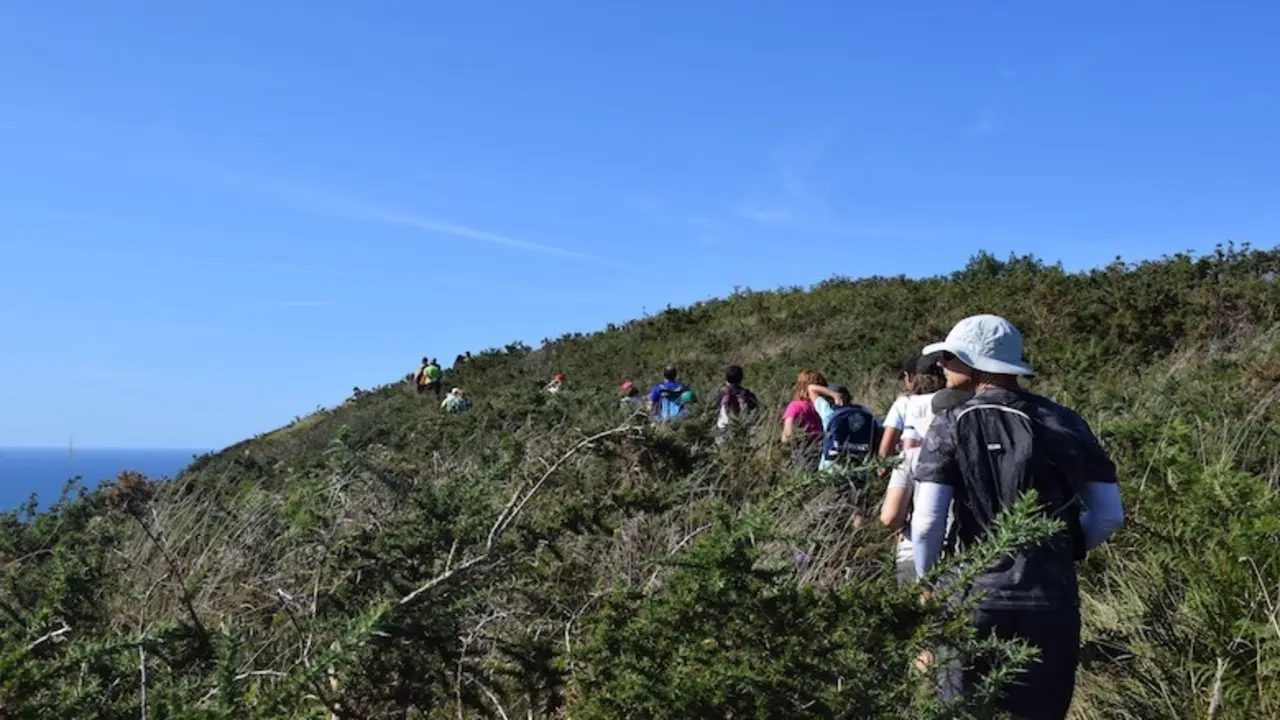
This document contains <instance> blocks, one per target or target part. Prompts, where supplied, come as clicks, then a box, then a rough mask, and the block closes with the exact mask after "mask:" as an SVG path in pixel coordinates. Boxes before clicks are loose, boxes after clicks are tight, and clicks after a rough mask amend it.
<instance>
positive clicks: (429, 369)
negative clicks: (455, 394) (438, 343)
mask: <svg viewBox="0 0 1280 720" xmlns="http://www.w3.org/2000/svg"><path fill="white" fill-rule="evenodd" d="M443 374H444V373H443V372H442V371H441V370H440V363H439V361H437V360H435V359H427V358H422V367H420V368H418V373H417V374H416V375H415V376H414V382H415V383H417V385H418V393H420V394H421V393H426V392H431V393H435V395H436V398H437V399H438V398H439V397H440V393H441V392H442V391H443V387H442V386H441V383H440V376H441V375H443Z"/></svg>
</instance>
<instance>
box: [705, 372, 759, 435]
mask: <svg viewBox="0 0 1280 720" xmlns="http://www.w3.org/2000/svg"><path fill="white" fill-rule="evenodd" d="M742 377H743V372H742V367H741V366H738V365H730V366H728V367H726V368H725V369H724V385H721V386H720V389H719V390H717V391H716V400H715V404H716V407H717V408H719V410H718V414H717V416H716V430H719V431H721V432H723V431H724V430H725V429H727V428H728V427H729V422H730V421H731V420H732V419H733V418H735V417H740V416H742V415H743V414H746V413H753V412H755V411H756V410H758V409H760V401H759V400H757V399H756V394H755V393H753V392H751V391H750V390H748V389H746V388H744V387H742Z"/></svg>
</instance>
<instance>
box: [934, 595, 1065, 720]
mask: <svg viewBox="0 0 1280 720" xmlns="http://www.w3.org/2000/svg"><path fill="white" fill-rule="evenodd" d="M973 623H974V626H975V627H976V628H977V631H978V637H980V638H988V637H992V636H994V637H997V638H1000V639H1002V640H1012V639H1018V640H1022V641H1024V642H1026V643H1027V644H1028V645H1030V646H1031V647H1033V648H1036V649H1037V650H1039V653H1040V657H1039V659H1037V660H1032V661H1031V662H1030V663H1029V664H1028V665H1027V666H1026V667H1024V668H1023V669H1022V672H1020V673H1018V674H1017V675H1016V676H1015V677H1014V679H1013V680H1012V681H1011V682H1010V684H1009V685H1008V686H1006V687H1005V688H1004V690H1003V692H1002V693H1001V698H1000V700H999V701H998V702H997V708H998V709H1000V710H1003V711H1005V712H1007V713H1009V714H1011V715H1013V717H1014V718H1024V719H1025V720H1062V719H1063V718H1065V717H1066V716H1067V711H1068V710H1069V709H1070V708H1071V697H1072V695H1074V694H1075V688H1076V667H1077V665H1079V662H1080V609H1079V608H1068V609H1062V610H979V611H978V612H977V613H976V614H975V615H974V618H973ZM942 671H943V672H945V668H943V669H942ZM986 671H987V667H986V664H985V663H981V662H979V663H976V664H975V666H974V667H971V668H965V669H964V671H963V677H962V679H961V680H960V683H959V686H960V687H959V688H958V690H959V691H960V692H965V691H967V690H969V689H971V688H972V687H973V685H974V684H976V683H977V682H978V680H979V679H981V678H982V676H983V675H984V674H985V672H986ZM947 694H948V693H947V692H946V689H945V688H944V693H943V695H944V697H945V696H946V695H947Z"/></svg>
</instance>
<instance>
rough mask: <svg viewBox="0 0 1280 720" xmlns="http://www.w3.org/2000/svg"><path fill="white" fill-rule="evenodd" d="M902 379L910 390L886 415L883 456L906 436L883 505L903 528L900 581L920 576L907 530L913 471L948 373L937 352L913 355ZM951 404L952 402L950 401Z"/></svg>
mask: <svg viewBox="0 0 1280 720" xmlns="http://www.w3.org/2000/svg"><path fill="white" fill-rule="evenodd" d="M902 381H903V385H904V386H905V389H906V394H905V395H901V396H899V397H898V399H897V400H895V401H894V403H893V406H892V407H890V408H889V413H888V415H886V416H885V419H884V439H883V440H882V441H881V443H880V456H881V457H886V456H888V455H890V454H891V453H894V452H896V451H897V447H898V440H899V439H901V440H902V462H901V463H899V464H898V467H896V468H894V470H893V474H892V475H891V476H890V477H889V488H888V490H886V491H885V495H884V503H883V504H882V505H881V506H880V522H882V523H884V524H885V525H886V526H888V527H889V528H891V529H893V530H901V531H902V533H901V534H900V536H899V539H898V557H897V565H898V581H899V582H901V583H902V584H904V585H905V584H907V583H910V582H912V581H914V580H915V579H916V571H915V557H914V555H913V552H914V549H913V547H912V545H911V538H910V537H908V535H909V533H908V532H907V531H906V527H905V526H906V521H907V516H908V514H909V512H910V508H911V498H912V495H913V494H914V491H915V483H913V482H912V481H911V472H912V470H913V469H914V467H915V461H916V458H917V457H918V456H919V454H920V444H921V443H922V442H923V441H924V436H925V433H926V432H928V430H929V422H930V421H932V420H933V414H934V406H933V400H934V397H935V395H936V394H937V393H938V391H939V390H942V389H943V387H945V386H946V377H945V376H944V375H943V373H942V368H941V367H939V365H938V358H937V357H934V356H921V355H912V356H911V357H909V358H907V361H906V362H905V363H903V368H902ZM948 406H949V405H948Z"/></svg>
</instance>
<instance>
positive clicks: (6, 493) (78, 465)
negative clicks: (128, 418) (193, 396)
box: [0, 448, 207, 512]
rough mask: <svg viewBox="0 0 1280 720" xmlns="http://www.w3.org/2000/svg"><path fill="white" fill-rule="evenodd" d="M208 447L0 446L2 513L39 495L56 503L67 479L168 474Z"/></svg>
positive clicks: (89, 483) (43, 502)
mask: <svg viewBox="0 0 1280 720" xmlns="http://www.w3.org/2000/svg"><path fill="white" fill-rule="evenodd" d="M205 452H207V451H205V450H117V449H110V450H108V449H94V448H86V449H80V448H76V449H74V450H72V449H71V448H0V512H8V511H10V510H13V509H15V508H17V507H19V506H21V505H22V504H23V503H25V502H26V501H27V499H28V498H29V497H31V495H32V494H34V495H35V496H36V499H37V505H38V507H40V508H48V507H49V506H50V505H52V504H53V503H55V502H57V500H58V497H59V496H60V495H61V494H62V488H63V486H65V485H66V483H67V481H68V480H70V479H72V478H76V477H79V478H80V480H81V482H82V483H83V484H84V485H85V486H86V487H88V488H94V487H97V486H98V484H99V483H100V482H102V481H103V480H111V479H114V478H115V476H116V474H117V473H119V472H120V471H121V470H136V471H138V472H140V473H142V474H144V475H146V476H147V477H150V478H153V479H160V478H170V477H173V476H175V475H177V474H178V473H179V472H180V471H181V470H182V469H183V468H185V467H186V466H187V465H190V464H191V462H192V461H193V460H194V459H195V458H196V457H198V456H199V455H202V454H204V453H205Z"/></svg>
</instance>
